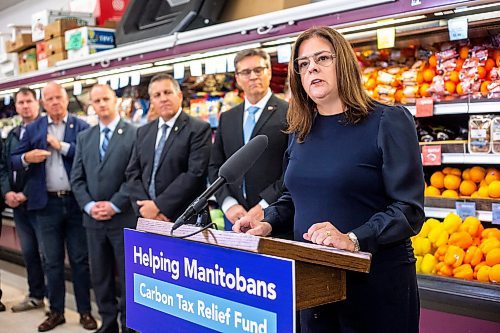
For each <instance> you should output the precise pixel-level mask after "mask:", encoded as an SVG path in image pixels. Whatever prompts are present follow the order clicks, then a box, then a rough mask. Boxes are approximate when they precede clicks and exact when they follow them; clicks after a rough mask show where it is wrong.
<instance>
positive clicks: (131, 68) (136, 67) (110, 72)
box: [77, 63, 153, 80]
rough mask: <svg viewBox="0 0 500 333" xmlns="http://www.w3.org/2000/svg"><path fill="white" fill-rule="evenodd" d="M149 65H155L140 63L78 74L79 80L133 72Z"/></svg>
mask: <svg viewBox="0 0 500 333" xmlns="http://www.w3.org/2000/svg"><path fill="white" fill-rule="evenodd" d="M149 67H153V64H152V63H148V64H140V65H134V66H128V67H122V68H114V69H110V70H107V71H100V72H97V73H91V74H86V75H81V76H78V77H77V79H79V80H85V79H94V78H98V77H104V76H110V75H114V74H120V73H125V72H131V71H135V70H140V69H144V68H149Z"/></svg>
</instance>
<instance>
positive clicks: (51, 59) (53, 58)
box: [38, 51, 68, 69]
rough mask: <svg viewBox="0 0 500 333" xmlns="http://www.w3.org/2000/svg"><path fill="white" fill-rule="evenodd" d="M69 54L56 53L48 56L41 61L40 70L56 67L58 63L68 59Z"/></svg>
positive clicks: (64, 52)
mask: <svg viewBox="0 0 500 333" xmlns="http://www.w3.org/2000/svg"><path fill="white" fill-rule="evenodd" d="M67 58H68V54H67V53H66V51H63V52H59V53H55V54H52V55H49V56H47V58H45V59H43V60H40V61H39V62H38V69H47V68H49V67H54V66H55V64H56V62H58V61H61V60H64V59H67Z"/></svg>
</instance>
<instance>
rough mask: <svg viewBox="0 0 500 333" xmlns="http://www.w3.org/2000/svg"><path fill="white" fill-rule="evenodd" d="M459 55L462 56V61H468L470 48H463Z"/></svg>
mask: <svg viewBox="0 0 500 333" xmlns="http://www.w3.org/2000/svg"><path fill="white" fill-rule="evenodd" d="M458 54H459V55H460V59H464V60H465V59H467V57H468V56H469V48H468V47H467V46H462V47H461V48H460V50H459V51H458Z"/></svg>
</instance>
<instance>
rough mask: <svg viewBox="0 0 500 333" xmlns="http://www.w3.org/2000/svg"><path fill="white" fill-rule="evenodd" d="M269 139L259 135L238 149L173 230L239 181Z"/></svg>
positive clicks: (177, 221)
mask: <svg viewBox="0 0 500 333" xmlns="http://www.w3.org/2000/svg"><path fill="white" fill-rule="evenodd" d="M268 142H269V139H268V138H267V136H265V135H257V136H256V137H254V138H253V139H252V140H250V141H248V143H247V144H246V145H244V146H243V147H241V148H240V149H238V150H237V151H236V152H235V153H234V154H233V155H232V156H231V157H229V158H228V159H227V161H226V162H224V164H222V166H221V167H220V168H219V177H218V178H217V180H216V181H215V182H213V184H212V185H210V186H209V187H208V188H207V189H206V190H205V192H203V193H202V194H201V195H200V196H199V197H198V198H196V199H195V200H194V201H193V202H192V203H191V204H190V205H189V207H188V208H186V210H185V211H184V213H182V215H181V216H179V218H177V220H175V223H174V225H173V227H172V231H174V230H175V229H177V228H179V227H180V226H181V225H183V224H185V223H186V222H187V221H188V220H189V219H190V218H191V217H193V216H194V215H196V214H199V213H200V212H201V211H202V210H203V209H204V208H205V207H206V206H207V204H208V198H210V197H211V196H212V195H213V194H214V193H215V192H216V191H217V190H218V189H219V188H221V187H222V185H224V184H232V183H235V182H237V181H239V180H240V179H241V178H243V176H244V175H245V174H246V173H247V172H248V170H250V168H251V167H252V166H253V165H254V164H255V162H256V161H257V159H258V158H259V157H260V156H261V155H262V153H263V152H264V151H265V150H266V148H267V144H268Z"/></svg>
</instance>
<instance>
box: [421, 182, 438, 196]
mask: <svg viewBox="0 0 500 333" xmlns="http://www.w3.org/2000/svg"><path fill="white" fill-rule="evenodd" d="M424 196H426V197H439V196H441V191H440V190H439V189H437V188H435V187H434V186H432V185H430V186H427V188H426V189H425V190H424Z"/></svg>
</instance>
